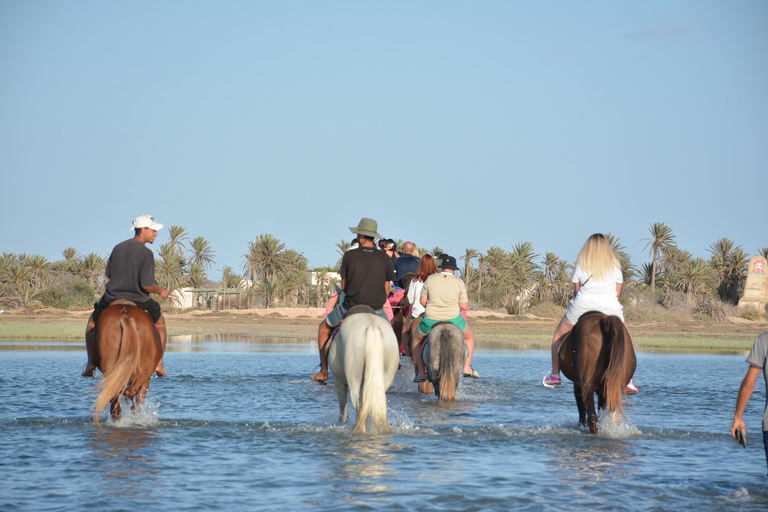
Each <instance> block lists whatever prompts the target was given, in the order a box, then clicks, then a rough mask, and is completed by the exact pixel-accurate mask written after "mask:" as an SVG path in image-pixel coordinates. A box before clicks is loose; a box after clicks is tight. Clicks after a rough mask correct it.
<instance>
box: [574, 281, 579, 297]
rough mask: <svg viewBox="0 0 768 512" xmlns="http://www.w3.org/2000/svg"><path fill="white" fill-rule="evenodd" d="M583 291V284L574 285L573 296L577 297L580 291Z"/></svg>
mask: <svg viewBox="0 0 768 512" xmlns="http://www.w3.org/2000/svg"><path fill="white" fill-rule="evenodd" d="M580 289H581V283H573V296H574V297H575V296H576V294H577V293H579V290H580Z"/></svg>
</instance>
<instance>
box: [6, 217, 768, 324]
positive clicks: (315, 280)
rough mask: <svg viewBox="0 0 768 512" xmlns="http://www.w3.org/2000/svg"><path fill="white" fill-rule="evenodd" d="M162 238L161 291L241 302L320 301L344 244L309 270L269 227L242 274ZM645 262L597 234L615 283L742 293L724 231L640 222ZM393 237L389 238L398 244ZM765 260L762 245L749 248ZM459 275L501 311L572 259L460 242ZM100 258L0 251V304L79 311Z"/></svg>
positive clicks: (552, 291) (711, 297) (520, 304)
mask: <svg viewBox="0 0 768 512" xmlns="http://www.w3.org/2000/svg"><path fill="white" fill-rule="evenodd" d="M168 231H169V235H170V240H169V241H168V242H167V243H165V244H162V245H160V246H159V248H158V249H157V252H156V253H157V255H156V258H155V275H156V278H157V281H158V284H160V286H162V287H164V288H168V289H170V290H177V289H181V288H193V289H203V288H208V289H210V288H212V289H237V290H241V292H242V293H244V294H246V295H247V297H248V301H247V303H248V307H268V308H269V307H278V306H323V305H324V304H325V302H326V301H327V300H328V298H329V297H330V295H331V294H332V293H333V291H334V283H336V278H335V274H334V271H337V270H338V267H339V265H340V264H341V256H342V255H343V254H344V252H345V251H346V250H348V249H349V245H350V242H349V241H346V240H342V241H341V242H339V243H337V244H336V248H337V252H338V254H339V260H338V261H337V263H336V267H335V268H328V267H325V268H316V269H310V268H309V266H308V262H307V259H306V258H305V257H304V255H303V254H302V253H300V252H298V251H296V250H294V249H289V248H286V246H285V244H284V243H283V242H281V241H280V240H279V239H277V238H276V237H274V236H273V235H271V234H261V235H259V236H257V237H256V239H255V240H253V241H249V242H248V243H247V251H246V252H245V253H244V254H243V255H242V257H241V259H242V272H240V273H238V272H236V271H235V270H234V269H233V267H231V266H223V267H221V268H220V269H219V270H218V272H217V277H216V278H213V277H211V273H212V268H213V266H214V264H215V253H214V251H213V249H212V247H211V245H210V243H209V242H208V241H207V240H205V239H204V238H203V237H200V236H198V237H196V238H194V239H191V240H190V237H189V236H188V234H187V232H186V230H185V229H184V228H183V227H181V226H171V227H169V228H168ZM649 235H650V236H649V237H648V238H646V239H643V241H645V242H647V243H646V246H645V249H647V250H648V255H649V257H650V259H651V261H650V262H647V263H643V264H642V265H641V266H640V267H639V268H638V267H636V266H635V265H633V264H632V261H631V259H630V256H629V254H627V252H626V248H625V247H624V246H623V245H622V244H621V242H620V240H619V238H618V237H616V236H614V235H613V234H611V233H607V234H606V235H605V236H606V238H607V240H608V242H609V243H610V244H611V246H612V247H613V249H614V251H615V253H616V255H617V256H618V258H619V261H620V263H621V271H622V274H623V276H624V282H625V287H626V288H630V289H635V290H639V291H645V290H650V292H651V294H652V296H653V297H654V300H656V301H658V303H659V304H661V305H663V304H664V303H665V302H667V301H670V300H672V298H673V297H679V296H681V295H682V297H684V298H685V301H686V302H687V304H688V305H689V307H691V308H692V309H694V310H695V311H698V312H701V313H703V314H706V315H709V316H713V317H717V316H721V315H722V309H723V305H726V304H736V303H737V302H738V300H739V298H740V297H741V295H742V294H743V291H744V284H745V280H746V273H747V263H748V261H749V259H750V257H751V256H750V255H749V254H748V253H747V252H745V251H744V250H743V249H742V248H741V247H740V246H738V245H736V243H735V242H734V241H732V240H730V239H728V238H721V239H719V240H717V241H715V242H714V243H712V244H711V245H710V247H709V250H708V252H709V253H710V254H709V257H708V258H702V257H693V255H692V254H691V253H690V252H688V251H686V250H684V249H681V248H680V247H678V246H677V244H676V242H675V234H674V232H673V231H672V229H671V228H670V227H669V226H667V225H665V224H664V223H654V224H651V225H650V227H649ZM403 243H404V242H403V241H402V240H397V241H396V244H397V247H398V250H402V246H403ZM443 252H444V251H443V250H442V249H441V248H440V247H434V248H432V249H425V248H421V249H420V250H419V253H420V255H421V256H423V255H424V254H427V253H431V254H440V253H443ZM758 252H759V253H760V254H762V255H763V256H766V257H768V247H764V248H761V249H759V251H758ZM459 259H460V261H461V262H462V263H461V265H460V266H461V275H462V277H463V279H464V281H465V282H466V284H467V289H468V292H469V295H470V302H471V303H472V307H473V308H475V309H489V310H501V309H503V310H506V311H507V312H508V313H511V314H521V313H523V312H525V311H526V310H527V309H528V308H530V307H531V306H532V305H537V304H542V303H549V304H554V305H556V306H559V307H566V306H567V304H568V301H569V300H570V299H571V298H572V294H573V284H572V283H571V280H570V278H571V273H572V271H573V265H572V264H571V263H569V262H568V261H567V260H565V259H562V258H560V257H558V256H557V255H556V254H554V253H552V252H546V253H545V254H544V256H543V257H542V256H541V255H540V254H537V253H536V251H535V250H534V248H533V246H532V245H531V244H530V243H529V242H518V243H516V244H514V245H512V246H511V248H510V250H505V249H502V248H501V247H498V246H493V247H490V248H489V249H488V250H486V251H479V250H477V249H474V248H468V249H465V251H464V254H463V255H460V256H459ZM106 262H107V257H105V256H100V255H98V254H96V253H90V254H87V255H81V254H79V253H78V252H77V251H76V250H75V249H74V248H72V247H69V248H67V249H64V250H63V251H62V259H61V260H58V261H54V262H51V261H48V260H47V259H46V258H45V257H43V256H40V255H38V254H34V255H28V254H23V253H22V254H13V253H7V252H6V253H3V255H2V257H0V306H1V307H4V308H9V309H20V308H27V307H34V306H37V307H56V308H62V309H66V308H73V307H74V308H86V307H90V306H91V305H92V304H93V302H94V301H95V300H96V298H97V297H99V296H100V295H101V294H102V293H103V292H104V285H105V276H104V268H105V265H106Z"/></svg>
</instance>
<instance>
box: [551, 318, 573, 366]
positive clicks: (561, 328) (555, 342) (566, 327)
mask: <svg viewBox="0 0 768 512" xmlns="http://www.w3.org/2000/svg"><path fill="white" fill-rule="evenodd" d="M572 329H573V324H572V323H571V322H570V321H569V320H568V319H567V318H566V317H563V319H562V320H560V323H559V324H557V328H556V329H555V335H554V336H553V338H552V375H558V374H559V373H560V356H559V352H560V345H562V344H563V340H564V339H565V337H566V335H567V334H568V333H569V332H571V330H572Z"/></svg>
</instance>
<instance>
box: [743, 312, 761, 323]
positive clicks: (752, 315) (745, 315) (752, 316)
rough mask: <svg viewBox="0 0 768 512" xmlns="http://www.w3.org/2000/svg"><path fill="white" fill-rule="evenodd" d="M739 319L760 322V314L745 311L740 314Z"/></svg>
mask: <svg viewBox="0 0 768 512" xmlns="http://www.w3.org/2000/svg"><path fill="white" fill-rule="evenodd" d="M741 318H744V319H745V320H752V321H756V320H760V312H759V311H745V312H743V313H742V314H741Z"/></svg>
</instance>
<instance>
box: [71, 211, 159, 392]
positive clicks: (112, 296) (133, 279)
mask: <svg viewBox="0 0 768 512" xmlns="http://www.w3.org/2000/svg"><path fill="white" fill-rule="evenodd" d="M131 229H132V230H133V232H134V237H133V238H131V239H128V240H126V241H124V242H121V243H119V244H117V245H116V246H115V248H114V249H112V254H111V255H110V256H109V261H108V262H107V268H106V270H105V274H106V276H107V278H108V279H109V280H108V281H107V286H106V289H105V291H104V296H103V297H102V298H101V299H99V301H98V302H96V304H94V306H93V313H91V316H90V318H88V327H86V330H85V346H86V349H87V351H88V363H87V364H86V366H85V370H83V377H93V371H94V370H95V369H96V365H95V364H94V363H93V361H94V357H93V354H94V352H95V351H96V349H97V347H96V320H97V319H98V318H99V315H100V314H101V312H102V311H104V310H105V309H106V308H107V307H108V306H109V305H110V304H111V303H112V302H114V301H115V300H117V299H126V300H130V301H132V302H134V303H136V305H137V306H138V307H140V308H141V309H143V310H145V311H146V312H147V313H149V316H150V317H152V321H153V322H154V323H155V328H156V329H157V331H158V332H159V333H160V342H161V343H162V345H163V351H165V338H166V332H165V318H163V315H162V313H161V312H160V304H158V303H157V302H156V301H155V300H153V299H152V298H151V297H150V296H149V294H150V293H156V294H158V295H160V296H161V297H162V298H163V299H167V298H168V295H169V294H170V292H169V291H168V290H166V289H165V288H161V287H159V286H157V283H156V282H155V257H154V256H153V255H152V251H150V250H149V248H147V247H146V245H145V244H147V243H149V244H151V243H153V242H154V241H155V238H157V232H158V231H160V230H161V229H163V225H162V224H160V223H158V222H155V219H154V217H151V216H149V215H142V216H141V217H137V218H136V220H134V221H133V228H131ZM155 373H156V374H157V375H158V376H159V377H165V375H166V373H165V367H164V366H163V361H162V359H161V360H160V363H159V364H158V365H157V369H156V370H155Z"/></svg>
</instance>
